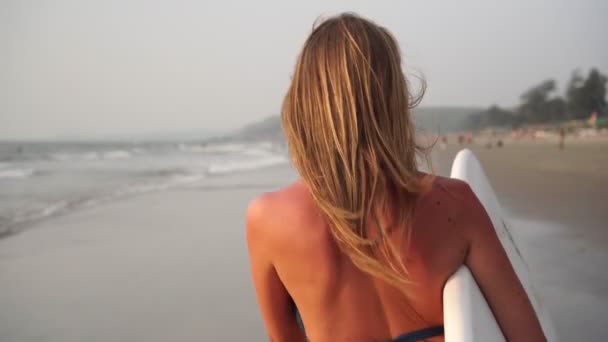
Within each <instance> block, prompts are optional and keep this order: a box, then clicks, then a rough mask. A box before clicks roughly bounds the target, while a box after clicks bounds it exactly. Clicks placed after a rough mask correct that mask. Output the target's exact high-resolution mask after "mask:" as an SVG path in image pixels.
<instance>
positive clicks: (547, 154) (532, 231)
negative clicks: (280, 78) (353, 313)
mask: <svg viewBox="0 0 608 342" xmlns="http://www.w3.org/2000/svg"><path fill="white" fill-rule="evenodd" d="M456 150H457V147H454V146H449V147H448V149H447V150H445V151H440V152H438V154H437V155H436V162H437V169H438V171H439V172H440V173H442V174H446V173H448V172H449V165H450V162H451V158H453V155H454V154H455V152H456ZM473 150H474V152H475V153H476V154H478V156H479V157H480V159H481V161H482V164H483V165H484V167H485V168H486V170H487V171H488V175H489V177H490V180H491V181H492V183H493V185H494V187H495V189H496V190H497V192H498V195H499V198H500V200H501V201H502V203H503V204H504V205H505V207H507V208H508V209H509V210H510V211H511V212H512V213H513V215H514V216H516V217H518V220H517V221H516V223H515V224H513V229H514V232H513V233H514V235H515V238H516V240H517V241H518V243H520V244H521V246H520V247H521V249H522V253H523V254H524V255H525V256H526V261H527V262H528V263H529V266H530V269H531V270H532V273H533V280H534V282H535V286H536V288H537V289H538V290H539V294H540V296H541V298H542V299H543V302H544V304H545V306H546V307H547V309H548V311H549V314H550V316H552V318H553V321H554V325H555V327H556V330H557V332H558V334H559V335H560V337H561V340H563V341H569V340H585V341H602V340H604V339H605V336H606V335H607V334H608V327H607V326H606V324H605V318H604V314H603V312H604V308H606V307H608V275H607V274H606V272H605V271H604V270H606V269H608V232H607V230H608V224H607V223H606V222H608V221H607V219H608V216H607V215H608V210H606V209H608V208H607V204H608V198H607V196H608V195H607V191H608V190H606V189H608V186H607V185H608V183H607V176H606V175H608V172H606V170H608V168H607V166H608V154H607V153H606V151H608V144H591V145H582V144H581V145H580V146H574V145H572V146H570V145H567V147H566V150H565V151H563V152H560V151H559V150H557V148H556V147H554V146H551V145H547V144H542V143H541V144H536V145H526V144H513V145H508V144H507V145H506V146H505V147H504V148H502V149H492V150H486V149H484V148H480V147H473ZM294 178H295V175H294V173H293V171H292V170H291V169H290V168H289V167H275V168H271V169H266V170H259V171H255V172H250V173H247V174H233V175H228V176H224V177H221V178H212V179H209V180H208V182H206V183H205V184H204V185H202V186H201V187H199V188H196V189H189V190H174V191H168V192H159V193H154V194H148V195H144V196H140V197H137V198H132V199H129V200H126V201H121V202H116V203H112V204H107V205H104V206H100V207H97V208H90V209H86V210H82V211H80V212H77V213H73V214H70V215H67V216H63V217H57V218H54V219H50V220H48V221H45V222H42V223H40V224H38V225H36V226H34V227H31V228H29V229H27V230H25V231H23V232H21V233H19V234H16V235H14V236H10V237H8V238H5V239H1V240H0V284H1V285H0V286H1V288H2V290H1V291H0V308H1V309H0V341H90V340H107V341H167V340H170V341H201V340H202V341H213V340H250V341H264V340H266V337H265V333H264V330H263V327H262V322H261V320H260V318H259V314H258V311H257V306H256V303H255V298H254V294H253V289H252V287H251V282H250V277H249V266H248V262H247V252H246V247H245V236H244V211H245V208H246V206H247V203H248V202H249V201H250V200H251V199H252V198H253V197H254V196H255V195H256V194H257V193H259V192H261V191H268V190H273V189H276V188H278V187H280V186H282V185H284V184H286V183H288V182H290V181H291V180H293V179H294Z"/></svg>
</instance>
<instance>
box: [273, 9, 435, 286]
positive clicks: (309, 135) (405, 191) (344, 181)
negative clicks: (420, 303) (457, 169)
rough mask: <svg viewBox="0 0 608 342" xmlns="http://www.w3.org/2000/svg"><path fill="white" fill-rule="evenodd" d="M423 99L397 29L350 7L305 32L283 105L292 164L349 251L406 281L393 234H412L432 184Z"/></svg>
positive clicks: (392, 280)
mask: <svg viewBox="0 0 608 342" xmlns="http://www.w3.org/2000/svg"><path fill="white" fill-rule="evenodd" d="M423 93H424V87H423V91H422V92H421V94H423ZM420 98H421V96H417V97H415V96H412V94H411V93H410V92H409V90H408V81H407V79H406V78H405V76H404V74H403V72H402V69H401V56H400V53H399V47H398V44H397V42H396V41H395V39H394V38H393V36H392V35H391V34H390V33H389V32H388V31H387V30H386V29H385V28H383V27H380V26H378V25H376V24H374V23H373V22H371V21H369V20H366V19H363V18H361V17H359V16H356V15H354V14H342V15H339V16H336V17H332V18H329V19H328V20H325V21H323V22H322V23H321V24H320V25H318V26H317V27H316V28H314V30H313V32H312V33H311V35H310V36H309V37H308V39H307V40H306V43H305V44H304V47H303V49H302V51H301V53H300V55H299V58H298V61H297V64H296V67H295V72H294V74H293V78H292V82H291V85H290V87H289V90H288V92H287V94H286V96H285V100H284V102H283V108H282V114H281V117H282V124H283V131H284V134H285V136H286V139H287V144H288V146H289V152H290V155H291V158H292V161H293V163H294V166H295V167H296V169H297V170H298V172H299V174H300V176H301V178H302V179H303V181H304V182H305V183H306V185H307V187H308V188H309V190H310V192H311V195H312V197H313V199H314V201H315V203H316V204H317V206H318V207H319V208H320V209H321V210H322V212H323V213H324V214H325V215H326V217H327V220H328V224H329V227H330V229H331V233H332V235H333V237H334V239H335V241H336V242H337V244H338V246H339V248H340V249H341V251H342V252H343V253H345V254H347V255H348V256H349V257H350V259H351V260H352V262H353V263H354V264H355V265H356V266H357V267H358V268H359V269H361V270H362V271H364V272H367V273H368V274H370V275H372V276H375V277H378V278H380V279H383V280H385V281H386V282H388V283H389V284H391V285H394V286H396V287H398V288H399V289H405V288H406V285H408V284H410V282H409V281H408V276H407V269H406V268H405V266H404V264H403V261H402V258H401V253H400V250H399V249H398V248H396V247H395V246H393V244H392V243H391V242H390V236H389V235H390V231H391V228H392V227H404V230H403V232H404V233H405V235H406V236H407V241H409V236H410V231H411V221H412V216H413V209H414V204H415V201H414V199H415V197H416V195H417V194H418V193H419V192H421V191H422V190H423V188H424V187H425V183H426V182H425V181H423V180H422V179H421V177H420V175H419V173H418V165H417V160H416V157H417V155H421V156H425V158H426V156H427V154H426V149H425V148H424V147H422V146H419V145H417V144H416V139H415V129H414V125H413V124H412V120H411V115H410V110H411V108H413V107H414V106H416V105H417V104H418V102H419V100H420ZM427 160H428V159H427ZM391 213H396V215H391ZM387 214H389V215H387ZM387 216H388V217H393V216H396V220H394V221H393V220H392V221H391V222H386V219H385V218H386V217H387ZM370 222H371V223H373V224H374V225H375V226H376V230H377V236H375V237H372V236H371V235H372V234H370V231H369V229H368V225H369V223H370ZM406 248H407V247H406ZM404 291H405V290H404Z"/></svg>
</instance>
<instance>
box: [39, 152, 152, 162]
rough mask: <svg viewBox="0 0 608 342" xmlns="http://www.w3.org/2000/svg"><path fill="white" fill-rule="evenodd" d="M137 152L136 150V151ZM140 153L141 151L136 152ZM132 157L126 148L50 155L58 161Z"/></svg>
mask: <svg viewBox="0 0 608 342" xmlns="http://www.w3.org/2000/svg"><path fill="white" fill-rule="evenodd" d="M134 152H135V151H134ZM135 153H140V152H135ZM131 157H132V155H131V153H130V152H129V151H125V150H112V151H103V152H97V151H92V152H83V153H53V154H51V155H50V158H51V159H52V160H56V161H73V160H81V161H82V160H83V161H91V160H117V159H130V158H131Z"/></svg>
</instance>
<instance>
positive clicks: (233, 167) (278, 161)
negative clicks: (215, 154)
mask: <svg viewBox="0 0 608 342" xmlns="http://www.w3.org/2000/svg"><path fill="white" fill-rule="evenodd" d="M287 162H288V160H287V158H286V157H285V156H282V155H270V156H267V157H265V158H260V159H255V160H241V161H226V162H220V163H215V164H211V165H209V167H208V168H207V172H209V174H212V175H217V174H225V173H232V172H239V171H251V170H256V169H261V168H265V167H269V166H274V165H282V164H286V163H287Z"/></svg>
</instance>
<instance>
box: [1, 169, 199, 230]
mask: <svg viewBox="0 0 608 342" xmlns="http://www.w3.org/2000/svg"><path fill="white" fill-rule="evenodd" d="M205 176H206V173H201V172H191V173H179V174H174V175H172V176H170V177H165V178H164V179H162V180H159V179H156V180H151V181H148V182H144V183H137V184H131V185H127V186H125V187H122V188H120V189H116V190H114V191H110V192H106V193H101V194H96V195H91V196H82V197H78V198H72V199H65V200H60V201H57V202H52V203H48V204H47V205H45V206H43V207H39V208H35V209H29V210H27V211H23V212H17V213H13V214H12V215H8V216H1V217H0V235H1V234H4V233H7V232H9V233H10V232H14V231H16V230H18V229H20V228H21V227H22V226H23V225H28V224H31V223H35V222H39V221H41V220H43V219H46V218H50V217H54V216H58V215H62V214H67V213H70V212H74V211H76V210H80V209H85V208H90V207H94V206H97V205H99V204H103V203H110V202H113V201H116V200H120V199H124V198H129V197H132V196H137V195H142V194H145V193H150V192H156V191H164V190H169V189H173V188H180V187H191V186H196V185H197V184H199V182H200V181H201V180H203V179H204V178H205Z"/></svg>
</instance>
